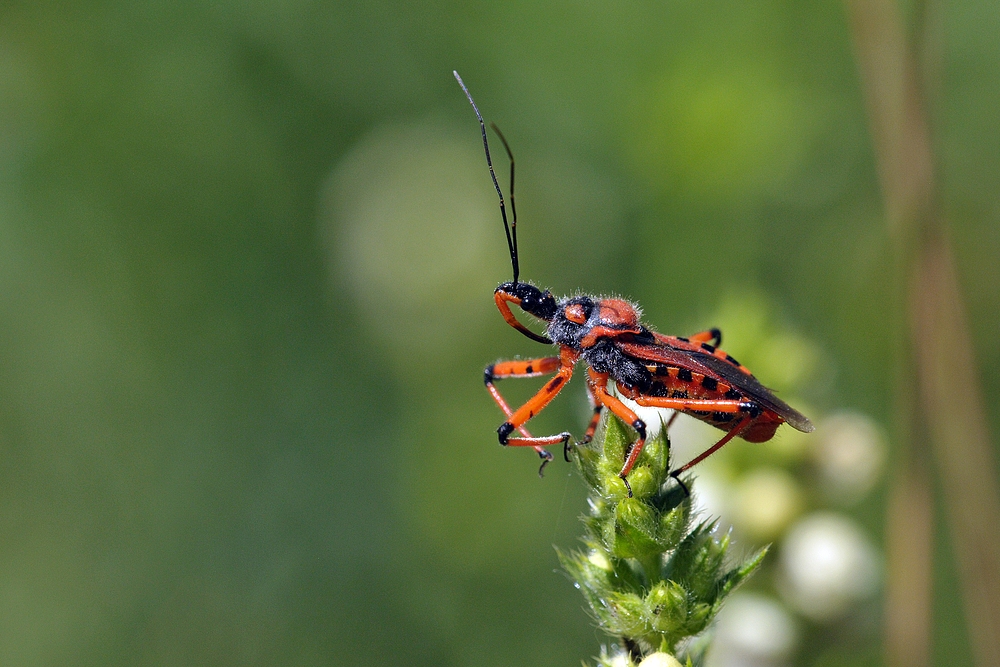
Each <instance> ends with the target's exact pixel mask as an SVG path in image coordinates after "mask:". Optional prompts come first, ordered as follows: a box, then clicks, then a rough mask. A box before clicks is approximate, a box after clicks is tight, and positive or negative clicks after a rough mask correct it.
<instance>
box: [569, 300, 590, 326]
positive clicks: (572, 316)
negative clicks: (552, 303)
mask: <svg viewBox="0 0 1000 667" xmlns="http://www.w3.org/2000/svg"><path fill="white" fill-rule="evenodd" d="M566 319H567V320H569V321H570V322H576V323H577V324H586V322H587V311H586V310H584V308H583V306H582V305H580V304H578V303H574V304H572V305H570V306H566Z"/></svg>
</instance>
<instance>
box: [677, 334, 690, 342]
mask: <svg viewBox="0 0 1000 667" xmlns="http://www.w3.org/2000/svg"><path fill="white" fill-rule="evenodd" d="M677 340H682V341H684V342H685V343H690V342H691V339H690V338H685V337H684V336H678V337H677Z"/></svg>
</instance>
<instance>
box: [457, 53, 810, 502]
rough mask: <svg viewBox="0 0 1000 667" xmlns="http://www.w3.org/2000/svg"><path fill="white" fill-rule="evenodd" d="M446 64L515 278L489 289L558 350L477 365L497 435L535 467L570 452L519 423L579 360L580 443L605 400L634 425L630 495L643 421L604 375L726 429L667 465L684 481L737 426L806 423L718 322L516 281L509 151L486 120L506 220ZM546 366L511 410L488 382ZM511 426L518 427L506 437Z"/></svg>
mask: <svg viewBox="0 0 1000 667" xmlns="http://www.w3.org/2000/svg"><path fill="white" fill-rule="evenodd" d="M453 74H454V75H455V78H456V79H457V80H458V84H459V85H460V86H461V87H462V90H463V92H465V96H466V97H468V98H469V103H470V104H472V108H473V110H474V111H475V112H476V117H477V118H478V119H479V127H480V130H481V131H482V135H483V148H484V149H485V151H486V164H487V166H488V167H489V170H490V176H491V178H492V179H493V186H494V187H495V188H496V191H497V195H498V196H499V198H500V215H501V217H502V218H503V225H504V232H505V233H506V235H507V248H508V250H509V251H510V261H511V265H512V267H513V269H514V280H512V281H511V282H505V283H503V284H501V285H500V286H499V287H497V288H496V290H495V291H494V293H493V298H494V300H495V301H496V304H497V308H498V309H499V310H500V314H501V315H503V318H504V320H505V321H506V322H507V324H509V325H511V326H512V327H514V328H515V329H517V330H518V331H520V332H521V333H522V334H524V335H525V336H527V337H528V338H530V339H532V340H535V341H538V342H539V343H545V344H548V345H556V346H557V347H558V348H559V355H558V356H550V357H539V358H537V359H524V360H516V361H499V362H497V363H495V364H491V365H489V366H487V367H486V370H485V371H484V373H483V381H484V382H485V383H486V388H487V390H489V392H490V394H491V395H492V396H493V399H494V400H495V401H496V402H497V404H498V405H499V406H500V409H501V410H503V412H504V414H505V415H507V420H506V421H505V422H503V423H502V424H500V427H499V428H498V429H497V435H498V436H499V438H500V444H502V445H508V446H513V447H533V448H534V449H535V451H536V452H538V455H539V456H540V457H541V458H542V465H541V468H539V474H541V472H542V470H543V469H544V468H545V465H546V464H547V463H548V462H549V461H551V460H552V454H550V453H549V452H548V450H546V449H545V446H547V445H555V444H559V443H562V445H563V456H564V457H565V458H566V460H567V461H568V460H569V451H570V439H571V437H572V436H571V435H570V434H569V433H568V432H564V433H560V434H558V435H550V436H545V437H540V438H538V437H534V436H532V435H531V434H530V433H529V432H528V431H527V429H525V427H524V424H525V423H526V422H527V421H528V420H529V419H531V418H532V417H534V416H535V415H537V414H538V413H539V412H541V410H542V409H543V408H544V407H545V406H547V405H548V404H549V402H550V401H552V399H554V398H555V397H556V395H558V394H559V392H560V391H562V389H563V387H565V386H566V383H567V382H569V380H570V378H571V377H572V376H573V368H574V366H575V365H576V364H577V362H579V361H583V362H585V363H586V364H587V367H588V368H587V378H586V382H587V390H588V394H589V396H590V398H591V401H592V403H593V406H594V414H593V417H592V418H591V420H590V424H589V425H588V426H587V430H586V432H585V434H584V436H583V439H582V440H581V441H580V442H579V443H578V444H586V443H588V442H590V440H591V439H592V438H593V437H594V432H595V430H596V429H597V425H598V422H599V420H600V416H601V412H602V411H603V410H604V408H607V409H608V410H611V412H612V413H614V414H615V415H616V416H618V417H619V418H620V419H622V420H623V421H625V423H627V424H630V425H631V426H632V428H633V429H634V430H635V432H636V434H637V435H638V438H637V440H636V441H635V442H634V443H633V444H632V446H631V447H630V448H629V450H628V451H627V452H626V454H625V461H624V462H623V465H622V468H621V471H620V472H619V473H618V476H619V477H621V479H622V480H623V481H624V482H625V486H626V488H627V489H628V493H629V496H631V495H632V487H631V486H629V483H628V474H629V472H630V471H631V470H632V467H633V466H634V465H635V462H636V460H637V459H638V458H639V454H640V453H642V448H643V445H644V444H645V442H646V424H645V422H643V421H642V420H641V419H640V418H639V417H638V416H637V415H636V414H635V412H633V411H632V410H631V409H630V408H629V407H628V406H627V405H625V403H623V402H622V401H621V400H620V399H619V398H618V397H616V396H615V395H614V394H612V393H611V392H610V391H609V390H608V382H609V381H610V380H613V381H614V385H615V387H616V388H617V393H618V394H620V395H622V396H624V397H626V398H629V399H631V400H632V401H635V403H636V404H638V405H641V406H649V407H656V408H671V409H673V410H674V411H675V412H674V415H673V416H672V417H671V419H670V422H672V421H673V419H674V418H675V417H676V416H677V414H678V413H681V412H683V413H684V414H688V415H691V416H692V417H695V418H696V419H700V420H701V421H703V422H706V423H708V424H711V425H712V426H715V427H716V428H719V429H721V430H723V431H725V432H726V434H725V435H724V436H722V438H721V439H720V440H719V441H718V442H716V443H715V444H714V445H712V446H711V447H709V448H708V449H707V450H705V451H704V452H702V453H701V454H700V455H698V456H696V457H695V458H694V459H692V460H691V461H689V462H688V463H686V464H685V465H683V466H681V467H680V468H677V469H676V470H674V471H672V472H671V473H670V475H671V476H672V477H673V478H674V479H676V480H677V482H678V483H679V484H681V486H682V487H683V484H682V483H681V481H680V474H681V473H683V472H684V471H686V470H688V469H689V468H691V467H692V466H694V465H696V464H698V463H700V462H701V461H703V460H704V459H705V458H707V457H708V456H709V455H711V454H712V453H714V452H715V451H717V450H718V449H719V448H720V447H722V446H723V445H725V444H726V443H727V442H729V441H730V440H732V439H733V438H735V437H737V436H739V437H741V438H743V439H744V440H746V441H748V442H765V441H767V440H770V439H771V438H772V437H773V436H774V432H775V431H776V430H777V428H778V427H779V426H780V425H781V424H783V423H786V422H787V423H788V424H790V425H791V426H792V427H793V428H795V429H797V430H799V431H802V432H804V433H808V432H811V431H812V430H813V425H812V423H811V422H810V421H809V420H808V419H807V418H806V417H805V416H803V415H802V414H801V413H799V412H798V411H796V410H795V409H793V408H792V407H791V406H789V405H788V404H787V403H785V402H784V401H782V400H781V399H779V398H778V397H777V396H775V395H774V394H773V393H772V392H771V391H770V390H769V389H767V388H766V387H764V386H763V385H762V384H761V383H760V382H758V381H757V378H755V377H754V376H753V374H751V373H750V371H749V370H747V368H746V367H744V366H743V365H741V364H740V363H739V362H738V361H736V359H734V358H733V357H732V356H730V355H729V354H726V353H725V352H724V351H722V350H721V349H720V348H719V345H720V344H721V343H722V332H721V331H719V330H718V329H710V330H708V331H703V332H701V333H698V334H695V335H694V336H690V337H688V338H681V337H675V336H666V335H663V334H661V333H657V332H655V331H653V330H651V329H648V328H647V327H645V326H643V324H642V323H641V322H640V320H639V309H638V307H637V306H635V305H634V304H632V303H629V302H628V301H625V300H624V299H617V298H607V297H603V298H602V297H592V296H586V295H579V296H571V297H564V298H562V299H558V300H557V299H556V298H555V297H554V296H552V293H551V292H549V291H548V290H544V291H542V290H540V289H538V288H537V287H535V286H534V285H530V284H528V283H524V282H519V281H518V274H519V266H518V261H517V209H516V208H515V206H514V156H513V154H512V153H511V150H510V147H509V146H508V145H507V140H506V139H505V138H504V136H503V134H501V133H500V130H499V129H497V127H496V125H494V124H492V123H491V127H492V128H493V130H494V132H496V134H497V136H498V137H499V138H500V141H501V142H502V143H503V146H504V148H505V149H506V151H507V156H508V158H509V159H510V209H511V223H510V224H508V222H507V209H506V206H505V204H504V197H503V191H502V190H501V189H500V184H499V183H498V182H497V177H496V173H494V171H493V162H492V160H491V158H490V146H489V142H488V141H487V138H486V125H485V123H483V117H482V114H480V113H479V107H477V106H476V103H475V102H474V101H473V99H472V95H471V94H470V93H469V90H468V88H466V87H465V83H464V82H463V81H462V77H460V76H459V75H458V72H453ZM510 304H514V305H515V306H518V307H519V308H520V309H521V310H522V311H524V312H525V313H527V314H529V315H531V316H533V317H535V318H537V319H539V320H541V321H542V322H545V323H546V329H545V335H540V334H537V333H535V332H534V331H531V330H530V329H528V328H527V327H526V326H525V325H523V324H522V323H521V322H519V321H518V319H517V317H515V315H514V313H513V312H512V311H511V308H510ZM551 373H555V377H553V378H552V379H551V380H549V381H548V382H546V383H545V385H544V386H543V387H542V388H541V389H540V390H539V391H538V393H536V394H535V395H534V396H532V397H531V398H530V399H528V401H527V402H526V403H525V404H524V405H522V406H521V407H520V408H518V409H517V410H511V408H510V406H508V405H507V402H506V401H505V400H504V398H503V396H501V395H500V392H499V391H498V390H497V388H496V384H495V382H496V381H497V380H500V379H502V378H526V377H536V376H539V375H548V374H551ZM667 425H668V426H669V422H668V424H667ZM515 430H516V431H519V432H520V433H521V436H515V437H512V436H511V434H512V433H513V432H514V431H515ZM684 488H685V491H686V490H687V489H686V487H684Z"/></svg>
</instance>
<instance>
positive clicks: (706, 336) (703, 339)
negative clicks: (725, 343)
mask: <svg viewBox="0 0 1000 667" xmlns="http://www.w3.org/2000/svg"><path fill="white" fill-rule="evenodd" d="M688 340H689V341H691V342H692V343H707V342H709V341H715V342H714V343H712V344H713V345H714V346H715V347H719V346H720V345H722V332H721V331H719V330H718V329H716V328H714V327H713V328H711V329H709V330H708V331H701V332H699V333H696V334H695V335H693V336H690V337H689V338H688Z"/></svg>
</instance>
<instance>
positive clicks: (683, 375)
mask: <svg viewBox="0 0 1000 667" xmlns="http://www.w3.org/2000/svg"><path fill="white" fill-rule="evenodd" d="M677 379H678V380H680V381H681V382H691V381H692V380H693V379H694V378H693V377H691V371H689V370H688V369H686V368H678V369H677Z"/></svg>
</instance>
